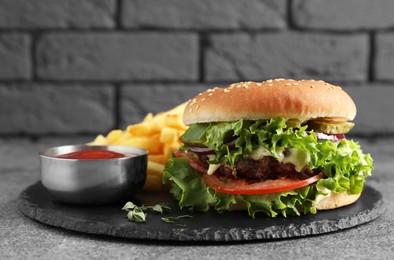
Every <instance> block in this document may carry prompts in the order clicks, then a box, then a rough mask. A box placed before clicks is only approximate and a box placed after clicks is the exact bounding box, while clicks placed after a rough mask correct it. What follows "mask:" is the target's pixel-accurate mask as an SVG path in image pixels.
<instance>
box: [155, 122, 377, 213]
mask: <svg viewBox="0 0 394 260" xmlns="http://www.w3.org/2000/svg"><path fill="white" fill-rule="evenodd" d="M306 128H307V127H306V126H301V125H296V126H295V127H290V126H288V125H287V124H286V120H285V119H283V118H282V119H275V120H273V119H271V120H257V121H246V120H239V121H236V122H229V123H227V122H223V123H212V124H204V125H202V124H201V125H199V126H198V127H194V130H193V129H192V131H195V130H196V129H197V130H198V134H195V135H193V134H190V133H188V131H189V130H188V131H187V132H186V133H185V135H187V136H188V141H190V142H193V140H192V138H190V137H193V136H197V137H198V138H199V142H200V143H202V142H203V145H204V146H207V147H209V148H211V149H213V150H214V151H215V153H216V156H215V158H214V159H213V160H211V163H220V164H223V165H224V164H227V165H230V166H231V167H233V166H234V164H235V162H236V161H237V160H239V159H240V158H242V157H248V156H249V155H250V154H251V153H252V151H253V150H254V149H256V148H257V147H263V148H265V149H266V150H268V151H269V152H270V153H271V155H272V156H273V157H274V158H276V159H277V160H279V161H280V160H282V159H283V157H284V153H283V152H284V151H285V150H286V149H289V148H296V149H297V150H299V151H302V152H303V153H304V154H305V155H307V156H306V157H307V158H309V165H308V166H309V168H311V169H318V170H320V171H322V172H323V173H324V174H325V178H324V179H321V180H319V181H318V182H317V183H316V185H311V186H309V187H304V188H301V189H298V190H294V191H290V192H283V193H275V194H269V195H229V194H223V193H217V192H215V191H214V190H213V189H211V188H209V187H207V186H206V185H205V184H204V183H203V182H202V180H201V177H200V174H199V173H198V172H196V171H195V170H194V169H192V168H190V167H189V165H188V163H187V159H177V158H172V159H170V160H169V161H168V162H167V164H166V167H165V169H164V177H163V178H164V179H163V181H165V182H172V183H173V186H172V189H171V193H172V194H173V195H174V197H175V198H176V199H177V200H179V205H180V207H181V208H183V207H187V208H189V209H191V210H202V211H205V210H208V209H209V207H210V206H213V207H214V208H215V209H216V210H218V211H219V212H222V211H226V210H230V209H231V205H232V204H235V203H243V204H244V205H245V206H246V208H247V209H248V212H249V215H250V216H252V217H254V215H255V213H256V212H262V213H264V214H266V215H269V216H271V217H275V216H277V215H278V214H281V215H283V216H287V215H299V214H301V213H303V214H306V213H312V214H313V213H316V208H315V207H314V204H315V201H316V197H317V195H319V194H327V191H331V192H347V193H349V194H358V193H360V192H361V191H362V190H363V187H364V182H365V178H366V177H367V176H369V175H371V172H372V170H373V167H372V162H373V160H372V158H371V156H370V155H369V154H363V152H362V150H361V148H360V146H359V144H358V143H356V142H354V141H352V140H347V139H344V140H341V141H339V142H332V141H325V140H318V139H317V137H316V134H315V133H313V132H307V131H306ZM189 129H190V128H189ZM234 140H235V148H234V149H229V147H228V146H227V145H226V144H227V143H229V142H231V141H234Z"/></svg>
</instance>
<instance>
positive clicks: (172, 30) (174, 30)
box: [0, 21, 394, 35]
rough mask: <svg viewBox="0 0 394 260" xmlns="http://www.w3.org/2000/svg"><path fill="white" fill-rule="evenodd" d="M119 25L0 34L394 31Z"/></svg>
mask: <svg viewBox="0 0 394 260" xmlns="http://www.w3.org/2000/svg"><path fill="white" fill-rule="evenodd" d="M119 23H120V24H119V27H117V25H116V27H115V28H47V29H45V28H38V29H36V28H35V29H22V28H0V34H2V33H4V34H5V33H27V34H31V33H40V34H41V33H42V34H51V33H53V34H62V33H76V34H84V33H90V32H92V33H128V32H130V33H131V32H133V33H136V32H138V33H174V34H182V33H219V34H220V33H234V34H236V33H270V32H277V33H281V32H312V33H328V34H338V35H343V34H345V35H349V33H351V34H357V33H371V32H374V33H390V32H391V33H394V28H384V29H344V30H336V29H329V28H327V29H315V28H302V27H297V26H295V25H294V23H293V25H292V26H291V27H287V28H260V29H249V28H236V29H195V28H191V29H187V28H186V29H177V28H124V27H123V26H122V23H121V21H119Z"/></svg>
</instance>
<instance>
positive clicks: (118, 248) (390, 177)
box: [0, 137, 394, 259]
mask: <svg viewBox="0 0 394 260" xmlns="http://www.w3.org/2000/svg"><path fill="white" fill-rule="evenodd" d="M86 141H89V139H86V138H80V137H79V138H46V139H40V140H39V141H36V142H32V141H30V140H28V139H20V138H18V139H0V259H35V258H37V259H38V258H39V259H94V258H97V259H107V258H111V259H113V258H114V259H119V258H122V259H155V258H156V259H196V258H203V259H257V258H258V259H350V258H358V259H394V258H393V257H394V193H393V192H392V190H393V188H394V172H393V168H394V139H390V138H381V139H376V140H366V139H357V141H359V142H360V143H361V145H362V147H363V150H364V151H365V152H369V153H371V154H372V156H373V158H374V160H375V163H374V166H375V171H374V172H373V176H371V177H370V178H369V179H368V180H367V184H368V185H370V186H372V187H374V188H375V189H377V190H379V191H381V193H382V195H383V199H384V203H385V207H386V210H385V212H384V214H383V215H382V216H380V217H379V218H378V219H376V220H374V221H372V222H370V223H367V224H364V225H361V226H358V227H355V228H351V229H347V230H342V231H338V232H334V233H329V234H325V235H319V236H310V237H302V238H297V239H283V240H272V241H254V242H247V243H232V244H217V243H204V244H201V243H197V244H190V243H189V244H181V243H168V242H167V243H165V242H163V243H161V242H154V243H152V242H149V241H136V240H127V239H117V238H112V237H106V236H105V237H104V236H95V235H87V234H82V233H78V232H72V231H68V230H64V229H59V228H55V227H52V226H48V225H44V224H41V223H39V222H37V221H34V220H31V219H29V218H28V217H26V216H24V215H23V214H22V213H21V212H19V211H18V209H17V205H16V201H17V197H18V195H19V194H20V193H21V192H22V191H23V190H24V189H25V188H26V187H28V186H29V185H31V184H34V183H36V182H37V181H38V180H39V178H40V176H39V160H38V152H39V151H40V150H42V149H44V148H47V147H51V146H57V145H62V144H73V143H83V142H86Z"/></svg>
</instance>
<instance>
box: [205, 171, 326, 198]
mask: <svg viewBox="0 0 394 260" xmlns="http://www.w3.org/2000/svg"><path fill="white" fill-rule="evenodd" d="M323 177H324V175H323V173H319V174H317V175H315V176H312V177H310V178H308V179H305V180H293V179H277V180H267V181H262V182H255V183H248V182H247V181H246V180H245V179H226V181H222V180H219V178H218V177H216V176H215V175H208V174H203V176H202V179H203V181H204V182H205V184H206V185H208V186H209V187H211V188H212V189H214V190H215V191H217V192H222V193H227V194H268V193H276V192H284V191H290V190H294V189H298V188H302V187H305V186H308V185H310V184H312V183H315V182H317V181H318V180H320V179H321V178H323Z"/></svg>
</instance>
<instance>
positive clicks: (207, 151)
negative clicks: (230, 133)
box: [187, 140, 235, 155]
mask: <svg viewBox="0 0 394 260" xmlns="http://www.w3.org/2000/svg"><path fill="white" fill-rule="evenodd" d="M224 145H227V146H228V148H229V149H234V148H235V140H234V141H232V142H230V143H227V144H224ZM187 148H188V149H189V150H190V151H192V152H193V153H198V154H202V155H208V154H215V151H214V150H212V149H211V148H208V147H198V146H188V147H187Z"/></svg>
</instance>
